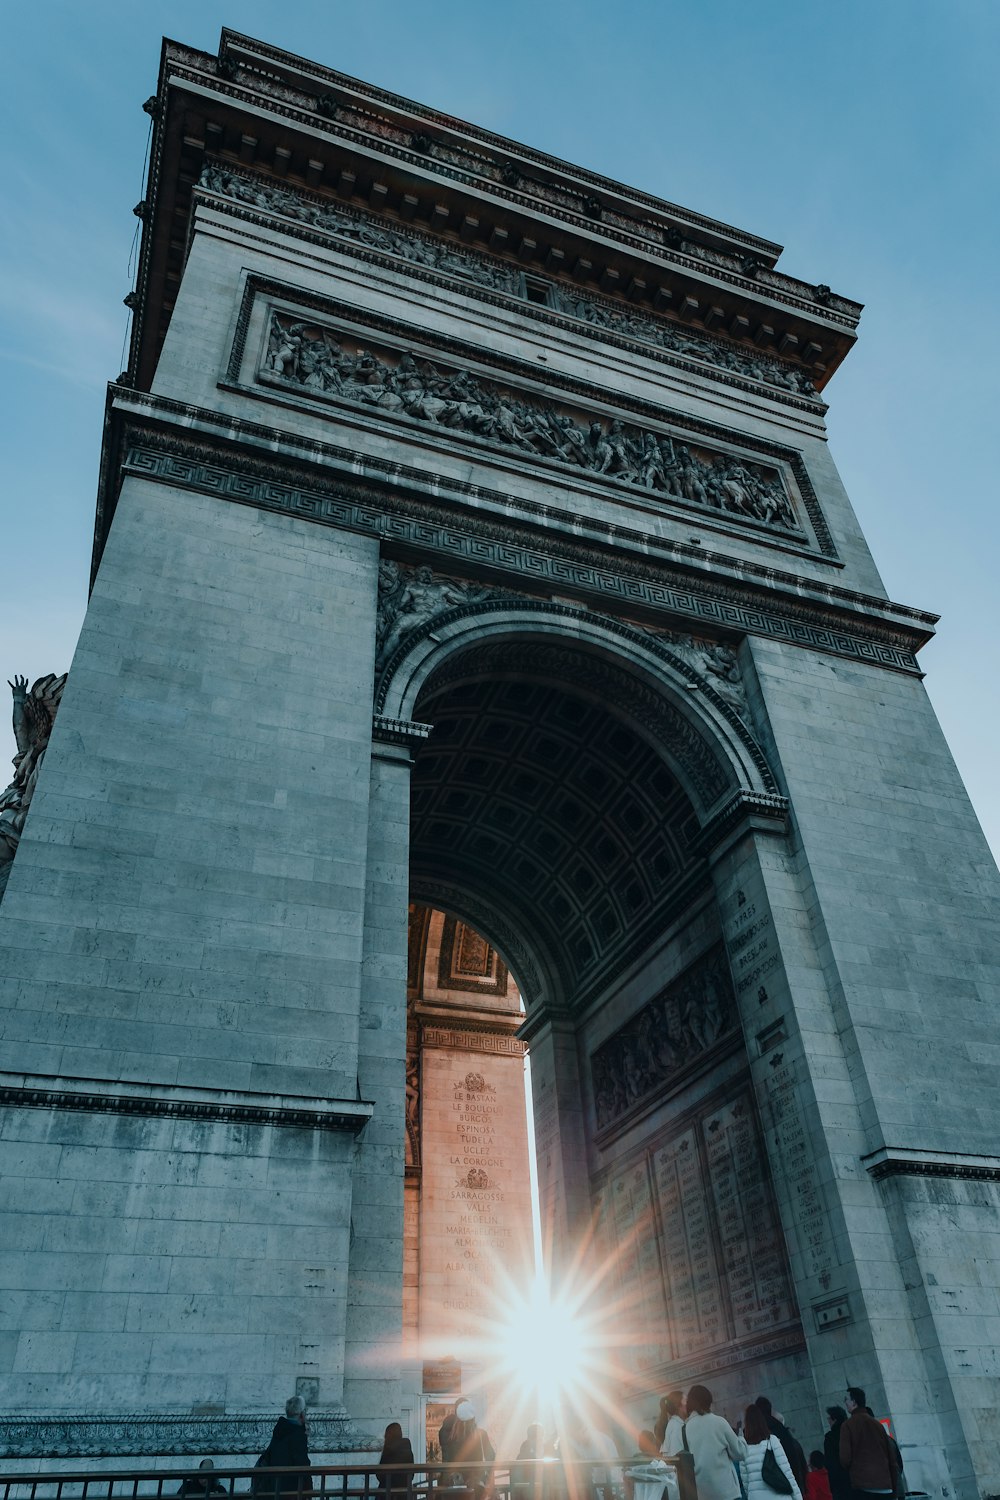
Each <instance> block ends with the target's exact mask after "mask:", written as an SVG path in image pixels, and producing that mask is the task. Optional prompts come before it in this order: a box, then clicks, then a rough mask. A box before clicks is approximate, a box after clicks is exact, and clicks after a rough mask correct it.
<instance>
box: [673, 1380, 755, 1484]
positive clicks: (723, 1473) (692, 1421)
mask: <svg viewBox="0 0 1000 1500" xmlns="http://www.w3.org/2000/svg"><path fill="white" fill-rule="evenodd" d="M687 1410H688V1415H687V1421H686V1422H685V1423H684V1426H683V1428H682V1431H681V1447H682V1449H683V1451H684V1452H685V1453H690V1455H691V1457H692V1458H693V1460H694V1477H695V1482H696V1484H697V1486H698V1500H741V1494H742V1491H741V1489H740V1480H739V1475H738V1473H737V1470H736V1465H737V1464H740V1463H743V1461H744V1460H745V1459H746V1456H747V1445H746V1442H745V1441H744V1439H743V1438H741V1437H739V1436H738V1435H737V1434H736V1433H735V1432H734V1431H733V1429H732V1428H731V1427H730V1425H729V1423H728V1422H727V1421H726V1420H725V1418H724V1417H718V1416H716V1415H715V1413H714V1412H713V1410H712V1392H711V1391H710V1390H708V1389H707V1388H706V1387H705V1386H703V1385H693V1386H692V1387H691V1389H690V1390H689V1391H688V1393H687Z"/></svg>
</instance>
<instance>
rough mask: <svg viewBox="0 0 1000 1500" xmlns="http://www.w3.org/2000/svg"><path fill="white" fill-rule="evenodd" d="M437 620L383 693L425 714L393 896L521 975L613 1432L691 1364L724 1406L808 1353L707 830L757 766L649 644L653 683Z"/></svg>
mask: <svg viewBox="0 0 1000 1500" xmlns="http://www.w3.org/2000/svg"><path fill="white" fill-rule="evenodd" d="M533 626H534V628H532V627H533ZM435 627H436V628H435V631H434V638H433V640H431V641H430V642H429V644H428V646H427V647H426V652H425V657H424V663H423V666H422V668H421V669H420V670H419V671H415V672H414V673H413V675H412V679H411V681H412V683H413V686H412V688H411V691H410V694H409V699H408V701H407V700H406V698H405V694H402V693H401V694H400V699H401V701H405V702H406V708H407V712H408V713H409V715H410V716H411V717H412V718H413V719H415V720H419V721H421V722H423V723H426V724H428V725H430V726H431V729H430V732H429V735H428V738H427V741H426V743H425V744H424V745H423V746H421V747H420V748H419V750H418V751H417V752H416V754H415V756H414V766H413V772H412V782H411V896H412V899H414V900H415V901H417V902H421V903H425V904H427V905H428V906H432V907H437V908H440V909H442V910H444V911H447V912H450V913H453V914H454V916H455V917H456V918H457V919H459V920H461V921H463V922H465V923H467V924H470V926H472V927H473V928H475V929H476V930H477V931H478V932H479V933H480V934H481V935H482V938H483V939H484V941H485V942H486V943H487V944H489V945H491V946H492V947H493V948H495V949H496V950H497V952H498V954H499V955H500V956H501V957H502V959H503V961H504V962H505V963H506V964H507V965H508V966H509V968H510V970H511V972H512V973H513V974H514V975H515V976H516V980H517V983H518V985H519V987H520V990H521V992H522V994H523V997H524V1003H525V1007H526V1021H525V1025H524V1027H523V1028H522V1031H521V1033H520V1034H521V1036H522V1037H524V1038H526V1040H527V1042H528V1045H529V1060H530V1065H531V1070H532V1080H533V1092H534V1096H535V1111H534V1125H535V1150H536V1160H537V1169H538V1179H539V1192H540V1199H541V1210H542V1221H543V1234H544V1235H545V1238H546V1248H547V1251H548V1252H550V1253H551V1254H552V1256H553V1259H554V1260H556V1259H558V1260H559V1261H560V1264H561V1266H562V1268H563V1271H564V1273H565V1274H566V1275H570V1274H576V1275H577V1276H579V1277H581V1278H583V1279H586V1280H587V1282H588V1287H589V1293H588V1296H589V1306H588V1313H589V1315H590V1316H591V1317H592V1318H593V1319H595V1321H596V1324H597V1325H599V1327H600V1329H601V1330H602V1331H601V1334H600V1337H601V1338H602V1339H603V1341H604V1345H603V1352H604V1356H605V1359H604V1365H605V1374H606V1377H607V1378H606V1379H605V1380H604V1381H603V1382H602V1387H603V1388H602V1389H601V1390H600V1391H595V1392H594V1396H595V1399H597V1400H598V1402H599V1403H603V1404H604V1405H605V1407H606V1412H607V1415H606V1418H605V1421H606V1425H609V1426H611V1425H616V1426H617V1427H618V1428H619V1431H620V1432H622V1434H623V1435H624V1432H625V1431H627V1430H628V1428H629V1427H631V1428H633V1429H635V1428H637V1427H640V1426H646V1425H648V1424H649V1422H650V1420H651V1418H652V1416H653V1415H654V1413H655V1407H656V1401H657V1399H658V1397H659V1395H660V1394H662V1392H664V1391H666V1390H668V1389H671V1388H673V1387H675V1386H678V1385H679V1386H684V1385H686V1384H690V1383H692V1382H694V1381H695V1380H706V1379H708V1380H709V1381H710V1383H711V1384H712V1385H713V1388H714V1389H715V1391H716V1395H717V1407H716V1409H717V1410H721V1411H723V1412H728V1413H729V1414H730V1415H732V1416H733V1417H734V1418H736V1417H737V1416H738V1414H739V1409H740V1403H741V1402H744V1401H745V1400H746V1397H747V1391H748V1388H749V1385H750V1384H753V1385H754V1386H755V1387H756V1388H759V1389H767V1390H771V1391H776V1390H777V1391H780V1390H782V1389H787V1388H788V1386H789V1385H790V1384H793V1383H799V1384H801V1382H802V1381H803V1379H808V1366H807V1363H806V1359H805V1354H804V1344H803V1338H802V1331H801V1325H800V1321H799V1316H798V1311H797V1308H796V1304H795V1298H794V1293H793V1289H792V1281H791V1276H790V1273H789V1267H788V1260H787V1253H786V1250H785V1245H784V1239H783V1236H782V1233H781V1229H780V1225H779V1220H778V1214H777V1209H776V1205H775V1198H774V1193H773V1188H772V1184H771V1179H770V1172H769V1168H768V1166H767V1159H766V1155H765V1151H764V1145H763V1135H762V1127H761V1123H760V1121H759V1119H758V1115H757V1107H756V1103H755V1097H754V1092H753V1089H752V1087H751V1084H750V1076H749V1066H748V1058H747V1052H746V1046H745V1043H744V1040H743V1034H742V1030H741V1027H740V1023H739V1013H738V1007H737V1005H736V1000H735V995H734V991H733V983H732V977H731V973H730V969H729V964H728V961H727V958H726V951H725V948H724V946H723V943H722V929H721V923H720V917H719V911H718V908H717V903H716V899H715V890H714V885H713V880H712V872H711V868H710V864H709V860H708V856H707V852H706V850H707V843H706V828H707V827H709V826H710V825H712V823H713V820H717V819H718V817H719V815H720V811H721V810H722V809H724V808H725V807H726V806H727V805H729V804H730V803H731V801H732V799H733V798H734V797H738V796H739V795H740V793H741V790H742V789H745V788H746V787H747V785H748V783H749V785H750V788H751V790H753V789H754V788H755V786H756V788H758V789H759V787H760V785H761V780H762V779H763V782H764V787H765V790H766V789H767V780H766V768H765V771H764V773H763V776H761V774H759V773H760V762H759V761H755V759H754V753H753V747H752V746H751V747H750V749H749V750H748V749H747V742H748V737H747V736H746V735H745V734H744V735H743V736H742V738H741V735H740V733H739V730H740V729H741V727H742V726H741V725H739V724H737V725H736V730H735V731H734V732H733V733H731V734H730V735H729V737H728V738H726V736H725V735H724V734H723V733H721V732H720V733H719V735H718V736H717V737H716V738H715V739H714V740H713V739H712V738H711V736H710V735H709V734H707V733H706V731H705V724H706V723H708V724H709V725H711V724H712V722H719V723H721V724H722V726H723V729H725V728H726V723H725V720H726V715H725V714H723V713H722V712H721V711H720V710H719V706H718V704H713V703H711V702H709V703H708V704H707V705H706V702H705V700H706V697H710V694H706V692H705V690H704V688H701V687H699V686H698V685H697V684H696V683H692V682H690V681H685V680H684V678H683V676H682V675H681V674H680V673H678V674H676V676H674V677H672V676H671V668H670V666H669V664H667V663H665V662H664V661H663V660H662V658H661V663H660V686H661V687H662V692H658V691H657V684H656V682H655V681H654V680H651V679H652V677H653V674H652V673H650V672H648V671H645V669H644V668H643V667H642V664H641V663H640V664H638V665H637V662H636V660H635V659H632V660H629V659H628V657H627V654H626V653H625V652H624V651H623V652H622V653H621V655H620V656H618V657H616V655H615V653H614V652H613V651H612V650H609V649H607V644H606V643H604V645H603V647H602V646H599V645H598V644H596V643H594V642H590V641H587V640H585V639H581V632H579V631H577V632H574V634H573V635H569V634H568V633H565V632H564V633H563V634H562V635H561V636H560V635H559V634H558V633H557V632H555V631H552V632H548V633H546V632H541V631H539V630H538V628H537V624H536V622H527V621H526V622H524V625H523V627H522V628H521V629H520V630H517V629H510V628H508V629H506V630H505V631H504V632H503V633H502V634H501V635H494V636H493V637H492V638H489V639H485V640H484V638H483V636H482V635H479V637H478V638H476V637H475V636H474V635H473V634H472V632H467V633H466V634H465V637H464V638H459V639H454V640H453V641H452V642H451V649H450V650H449V649H442V646H441V642H442V641H444V642H445V644H447V635H448V629H447V624H445V625H444V626H441V624H440V621H435ZM637 640H638V642H639V644H638V646H637V647H636V653H638V652H641V651H642V650H643V649H644V642H643V641H642V639H641V637H637ZM691 675H693V674H691ZM678 678H679V680H678ZM696 692H698V693H700V694H701V698H700V701H699V702H698V704H697V707H695V706H694V705H693V703H692V708H691V710H690V712H688V711H687V705H686V704H685V702H684V694H685V693H690V694H691V695H692V700H693V698H694V694H695V693H696ZM728 718H729V720H730V721H733V715H732V714H731V713H730V714H729V715H728ZM748 768H749V769H748ZM755 776H756V777H757V780H756V783H755V782H754V779H753V778H754V777H755ZM751 1394H752V1393H751ZM629 1436H630V1437H631V1434H629Z"/></svg>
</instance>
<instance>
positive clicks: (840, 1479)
mask: <svg viewBox="0 0 1000 1500" xmlns="http://www.w3.org/2000/svg"><path fill="white" fill-rule="evenodd" d="M826 1420H827V1422H828V1423H829V1424H830V1430H829V1432H827V1433H825V1434H824V1437H823V1457H824V1458H825V1459H826V1474H827V1478H828V1479H829V1481H830V1493H831V1495H832V1496H833V1500H851V1481H850V1479H849V1478H848V1476H847V1470H846V1469H845V1468H844V1466H843V1464H842V1463H841V1462H840V1429H841V1427H843V1425H844V1423H845V1422H846V1421H847V1412H846V1411H845V1410H844V1408H843V1407H842V1406H828V1407H827V1409H826Z"/></svg>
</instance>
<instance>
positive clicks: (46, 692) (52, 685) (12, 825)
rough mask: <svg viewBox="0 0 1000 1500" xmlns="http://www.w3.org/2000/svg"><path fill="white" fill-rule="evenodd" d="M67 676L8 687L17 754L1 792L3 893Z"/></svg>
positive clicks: (20, 680)
mask: <svg viewBox="0 0 1000 1500" xmlns="http://www.w3.org/2000/svg"><path fill="white" fill-rule="evenodd" d="M66 677H67V674H66V673H65V672H63V673H62V675H61V676H59V677H57V676H55V674H54V673H51V672H50V673H49V675H48V676H47V677H39V678H38V680H37V681H36V682H35V683H33V684H32V686H31V688H30V689H29V687H28V679H27V678H26V677H19V676H17V675H16V674H15V676H14V680H13V682H8V684H7V686H8V687H9V688H10V690H11V693H12V694H13V697H14V704H13V722H14V739H15V741H16V742H17V754H16V755H15V756H14V779H13V781H12V782H11V783H10V785H9V786H8V787H7V788H6V789H5V790H4V791H2V792H0V894H2V893H3V890H4V888H5V887H6V884H7V877H8V875H9V874H10V866H11V861H12V860H13V858H14V855H15V854H16V853H17V846H18V843H19V842H20V838H21V831H22V829H23V828H24V820H25V818H26V817H27V816H28V808H29V806H30V804H31V799H32V797H33V795H34V791H35V785H36V783H37V781H38V772H39V770H40V768H41V764H42V760H43V758H44V755H45V747H46V746H47V745H48V743H49V735H50V734H51V733H52V725H53V723H54V722H55V717H56V710H57V709H58V707H59V702H60V699H61V698H62V694H63V688H64V687H65V686H66Z"/></svg>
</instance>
